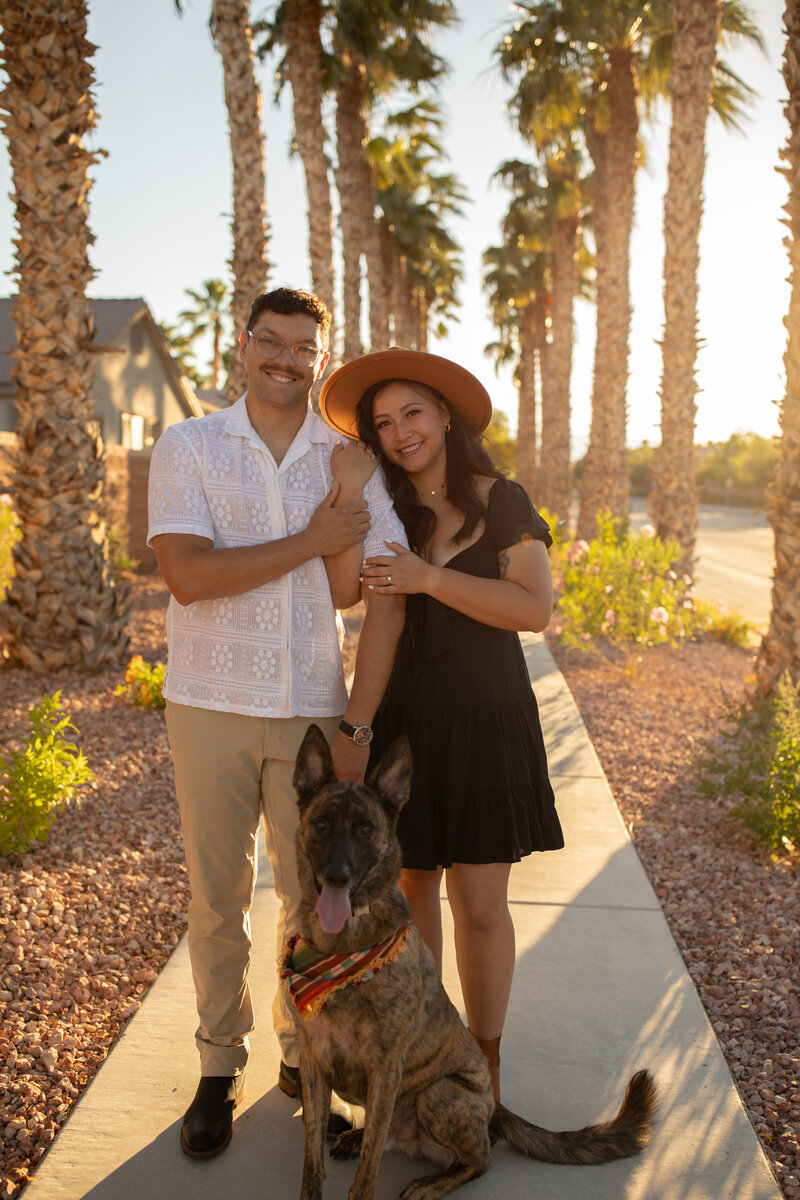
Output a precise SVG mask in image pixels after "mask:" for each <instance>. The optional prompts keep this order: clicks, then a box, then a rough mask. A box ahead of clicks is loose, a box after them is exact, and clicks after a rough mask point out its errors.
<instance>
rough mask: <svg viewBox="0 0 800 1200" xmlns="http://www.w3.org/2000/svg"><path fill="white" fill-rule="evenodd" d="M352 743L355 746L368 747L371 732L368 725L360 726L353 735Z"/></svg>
mask: <svg viewBox="0 0 800 1200" xmlns="http://www.w3.org/2000/svg"><path fill="white" fill-rule="evenodd" d="M353 741H354V742H355V744H356V745H357V746H368V745H369V744H370V742H371V741H372V730H371V729H370V727H369V725H360V726H359V727H358V729H356V730H355V732H354V733H353Z"/></svg>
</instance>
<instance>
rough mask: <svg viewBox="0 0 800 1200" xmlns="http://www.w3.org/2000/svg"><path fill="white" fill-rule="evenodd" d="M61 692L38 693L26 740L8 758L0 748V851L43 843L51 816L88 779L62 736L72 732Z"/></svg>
mask: <svg viewBox="0 0 800 1200" xmlns="http://www.w3.org/2000/svg"><path fill="white" fill-rule="evenodd" d="M63 707H64V706H63V705H62V703H61V692H60V691H59V692H56V693H55V694H54V695H53V696H47V695H45V696H42V698H41V700H40V701H39V703H38V704H34V705H33V707H32V708H31V710H30V712H29V714H28V740H27V742H26V744H25V746H24V748H23V749H22V750H20V751H18V752H12V753H11V754H10V756H9V757H5V755H3V754H2V753H0V854H24V853H25V851H26V850H28V849H29V847H30V846H31V845H32V844H33V842H40V843H41V844H42V845H46V844H47V839H48V837H49V835H50V826H51V825H52V823H53V820H54V819H55V817H56V815H57V814H58V813H59V812H61V811H62V809H64V808H65V807H66V806H67V805H68V804H70V803H71V802H72V801H73V800H74V801H75V803H76V804H77V805H78V807H80V799H79V798H78V797H77V795H76V792H77V789H78V788H79V787H80V786H81V785H82V784H84V783H87V782H88V781H89V780H91V779H93V778H94V776H93V775H92V772H91V771H90V770H89V765H88V763H87V761H86V758H85V757H84V755H83V752H82V751H81V750H79V749H78V747H77V746H76V745H75V744H74V743H73V742H70V741H68V740H67V739H66V737H65V736H64V735H65V733H66V732H67V730H71V731H73V732H75V733H77V732H78V731H77V729H75V726H74V725H73V724H72V722H71V721H70V719H69V717H65V716H61V713H62V711H63Z"/></svg>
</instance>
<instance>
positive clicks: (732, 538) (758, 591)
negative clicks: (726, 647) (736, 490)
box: [631, 499, 775, 628]
mask: <svg viewBox="0 0 800 1200" xmlns="http://www.w3.org/2000/svg"><path fill="white" fill-rule="evenodd" d="M648 519H649V518H648V516H647V510H646V506H645V502H644V500H639V499H634V500H632V501H631V524H632V525H633V527H634V528H637V527H638V526H639V525H642V524H643V523H644V522H645V521H647V520H648ZM774 544H775V543H774V535H773V532H772V526H771V525H770V524H769V522H768V521H767V518H766V517H765V516H764V514H763V513H754V512H752V511H751V510H750V509H746V508H725V507H715V506H714V505H711V504H701V505H700V515H699V529H698V536H697V567H696V570H695V583H696V587H697V593H698V595H699V596H701V597H702V598H703V599H704V600H716V601H719V602H721V603H723V604H726V605H727V606H728V608H732V609H736V611H737V612H740V613H741V614H742V616H744V617H746V618H747V620H748V621H754V622H755V623H756V625H758V626H759V628H766V625H767V623H768V622H769V614H770V607H771V602H772V570H773V566H774Z"/></svg>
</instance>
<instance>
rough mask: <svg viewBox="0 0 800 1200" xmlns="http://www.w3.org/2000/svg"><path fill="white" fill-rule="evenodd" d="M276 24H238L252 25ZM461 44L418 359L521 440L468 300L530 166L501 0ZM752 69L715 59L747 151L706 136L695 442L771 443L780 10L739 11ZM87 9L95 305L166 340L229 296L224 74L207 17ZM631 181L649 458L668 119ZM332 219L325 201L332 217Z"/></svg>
mask: <svg viewBox="0 0 800 1200" xmlns="http://www.w3.org/2000/svg"><path fill="white" fill-rule="evenodd" d="M273 7H274V5H273V4H270V3H266V4H259V3H258V0H256V3H254V5H253V13H254V15H255V16H257V15H259V14H260V13H263V12H269V11H270V10H271V9H272V8H273ZM456 7H457V10H458V12H459V14H460V17H461V21H460V24H459V25H458V26H457V27H456V28H455V29H453V30H448V31H446V32H445V33H443V34H439V35H437V39H436V43H435V48H436V50H437V52H438V53H440V54H441V55H442V56H443V57H444V58H445V59H447V61H448V62H449V63H450V65H451V72H450V74H449V75H448V77H447V78H446V80H445V81H444V83H443V84H442V85H441V89H440V97H441V101H442V104H443V111H444V115H445V118H446V122H447V124H446V128H445V131H444V134H443V141H444V146H445V150H446V152H447V155H448V161H447V162H446V163H443V168H444V169H447V170H452V171H454V172H455V173H456V174H457V175H458V177H459V178H460V180H461V181H462V182H463V184H464V186H465V188H466V190H467V192H468V194H469V196H470V200H471V202H470V203H469V204H467V205H466V206H465V212H464V216H463V218H461V219H459V220H457V221H456V220H454V221H453V224H452V230H453V233H454V235H455V236H456V238H457V240H458V241H459V242H460V244H461V245H462V247H463V259H464V271H465V278H464V281H463V284H462V285H461V291H460V295H461V300H462V306H461V308H460V310H459V317H460V321H459V323H457V324H453V325H452V326H451V328H450V329H449V331H448V334H447V336H446V337H445V338H443V339H441V340H433V341H431V343H430V344H429V349H430V350H431V351H432V352H434V353H437V354H443V355H445V356H447V357H449V358H453V359H455V360H457V361H459V362H461V363H462V364H463V365H464V366H465V367H467V368H468V369H469V370H471V371H472V372H473V373H474V374H475V375H477V376H478V377H479V378H480V379H481V380H482V381H483V382H484V383H485V384H486V386H487V387H488V389H489V391H490V393H491V395H492V399H493V403H494V405H495V407H497V408H500V409H502V410H503V411H504V412H505V413H506V414H507V416H508V419H509V424H510V426H511V428H512V430H513V429H514V428H515V426H516V393H515V389H514V386H513V383H512V381H511V378H510V373H509V372H507V371H506V372H504V373H502V374H501V375H500V376H499V377H498V376H497V375H496V374H495V369H494V364H493V363H492V361H491V360H490V359H489V358H487V357H486V356H485V355H484V353H483V348H484V346H485V345H486V344H487V343H488V342H491V341H492V340H493V339H494V337H495V333H494V330H493V328H492V326H491V323H490V321H489V317H488V310H487V304H486V299H485V296H484V294H483V292H482V289H481V256H482V253H483V251H484V250H485V249H486V247H487V246H488V245H491V244H493V243H497V242H498V241H499V240H500V222H501V220H502V216H503V213H504V211H505V208H506V206H507V203H508V195H507V193H505V191H504V189H503V188H502V186H501V185H500V184H499V183H498V182H497V181H494V180H493V178H492V176H493V175H494V172H495V171H496V170H497V167H498V166H499V164H500V163H501V162H502V161H504V160H505V159H509V158H524V157H528V158H530V151H529V149H528V148H527V147H526V146H525V144H524V142H523V141H522V139H521V138H520V136H519V134H518V133H517V132H516V131H515V130H514V128H513V127H512V124H511V122H510V120H509V117H508V114H507V113H506V112H505V111H504V105H505V104H506V103H507V101H508V100H509V98H510V94H511V93H510V88H509V87H508V85H506V84H505V83H504V82H503V80H502V78H501V76H500V74H499V72H498V70H497V68H496V67H495V65H494V60H493V50H494V47H495V46H496V45H497V43H498V42H499V41H500V39H501V37H502V35H503V34H504V33H505V32H506V31H507V30H508V29H509V28H510V27H511V25H512V24H513V22H514V20H515V17H514V14H513V12H512V9H511V8H510V6H509V4H508V3H507V0H456ZM750 9H751V12H752V13H753V15H754V17H755V19H756V21H757V23H758V25H759V27H760V28H761V30H762V32H763V35H764V37H765V40H766V43H767V53H766V54H763V53H761V52H760V51H758V50H757V49H755V48H753V47H743V46H739V47H730V48H728V49H727V50H726V51H725V52H724V56H725V58H726V59H727V61H728V62H729V64H730V65H731V66H732V67H733V68H734V70H735V71H736V72H737V73H738V74H739V75H740V76H741V77H742V78H743V79H744V80H745V81H746V82H747V83H749V84H750V85H751V86H752V87H753V88H755V90H756V92H757V96H756V98H755V101H754V103H753V105H752V107H751V110H750V115H749V117H748V119H747V120H746V122H745V124H744V132H743V133H739V132H737V131H735V130H733V131H730V130H726V129H725V128H724V127H723V126H722V125H721V123H720V122H719V121H718V119H716V118H715V117H713V116H712V117H711V118H710V122H709V127H708V133H707V156H708V161H707V168H706V181H705V211H704V219H703V229H702V233H701V243H700V280H699V282H700V298H699V335H700V337H701V338H702V339H703V346H702V349H701V351H700V356H699V359H698V372H697V374H698V383H699V386H700V388H701V392H700V394H699V396H698V416H697V429H696V440H697V441H698V442H699V443H704V442H707V441H724V440H726V439H727V438H728V437H730V435H731V434H733V433H735V432H754V433H758V434H761V435H762V436H770V435H772V434H775V433H777V432H778V430H779V425H778V413H779V407H778V406H779V404H780V401H781V398H782V396H783V389H784V376H783V352H784V349H785V331H784V327H783V323H782V322H783V317H784V315H785V313H786V310H787V308H788V303H789V287H788V284H787V282H786V276H787V273H788V259H787V256H786V250H785V248H784V246H783V235H784V227H783V225H782V224H781V217H782V208H783V205H784V203H785V200H786V194H787V185H786V183H785V180H784V178H783V176H781V175H780V174H779V173H778V171H777V169H776V168H777V167H778V166H779V161H780V160H779V153H780V150H781V148H782V147H783V146H784V145H785V143H786V140H787V132H788V127H787V125H786V121H785V117H784V115H783V103H784V101H785V88H784V85H783V80H782V78H781V74H780V68H781V57H782V53H783V33H782V12H783V5H782V3H781V0H757V2H753V3H752V4H751V5H750ZM183 10H184V12H183V16H180V15H179V14H178V13H177V12H176V10H175V6H174V3H173V0H137V4H136V5H132V4H121V3H120V2H119V0H89V38H90V40H91V41H92V42H93V43H94V44H95V45H96V46H97V47H98V50H97V53H96V54H95V56H94V59H93V62H94V68H95V74H96V78H97V84H96V88H95V96H96V107H97V110H98V114H99V120H98V125H97V129H96V130H95V132H94V133H93V135H92V137H91V140H90V145H91V146H93V147H94V148H102V149H103V150H105V151H106V152H107V157H103V158H101V159H100V161H99V162H98V163H97V165H96V166H95V168H94V169H93V177H94V180H95V183H94V186H93V188H92V191H91V196H90V204H91V215H90V221H91V225H92V229H93V232H94V234H95V239H96V240H95V244H94V246H93V247H92V251H91V258H92V263H93V266H94V268H95V271H96V273H97V274H96V278H95V279H94V281H93V283H92V285H91V287H90V293H91V294H92V295H93V296H143V297H144V298H145V299H146V300H147V302H148V304H149V306H150V308H151V310H152V312H153V314H154V316H155V317H156V319H157V320H163V321H167V322H169V323H175V321H176V318H177V316H178V313H179V312H180V310H181V309H183V308H185V307H187V305H188V304H189V301H188V298H187V296H186V294H185V289H186V288H193V289H198V288H200V287H201V285H202V282H203V280H206V279H211V278H220V277H224V276H225V275H226V273H227V261H228V259H229V257H230V253H231V247H230V215H229V214H230V207H231V199H230V188H231V166H230V154H229V147H228V133H227V122H226V113H225V107H224V100H223V86H222V69H221V65H220V61H219V58H218V56H217V54H216V51H215V50H214V48H213V46H212V43H211V39H210V35H209V31H208V15H209V11H210V3H209V0H183ZM274 65H275V62H274V60H272V61H271V62H267V63H265V64H264V65H263V66H261V67H259V78H260V82H261V86H262V91H263V95H264V103H263V113H262V122H263V127H264V132H265V138H266V154H267V218H268V222H269V226H270V241H269V247H268V255H269V259H270V263H271V270H270V278H269V284H270V286H279V285H281V284H288V285H290V286H295V287H309V286H310V284H311V278H310V268H309V264H308V254H307V231H306V212H307V204H306V199H305V186H304V177H303V172H302V167H301V164H300V162H299V160H298V159H297V158H291V157H290V155H289V144H290V140H291V131H292V120H291V102H290V93H289V90H288V88H287V89H286V91H285V94H284V95H283V97H282V99H281V102H280V106H279V107H276V105H275V104H274V85H273V78H272V76H273V72H274ZM642 135H643V139H644V142H645V153H646V165H645V167H643V168H642V169H641V170H640V171H639V175H638V182H637V194H636V215H635V228H634V232H633V238H632V244H631V294H632V303H633V318H632V326H631V358H630V382H629V388H628V444H629V445H631V446H637V445H639V444H641V442H643V441H648V442H650V443H651V444H657V442H658V440H659V398H658V388H659V381H660V374H661V354H660V348H659V345H658V341H659V339H660V337H661V334H662V330H663V302H662V287H663V284H662V258H663V238H662V221H663V199H664V193H665V191H666V179H667V158H668V139H669V129H668V113H662V115H661V119H660V121H659V122H658V123H656V124H652V123H648V122H643V125H642ZM0 141H2V142H3V144H2V147H0V293H2V294H8V293H9V292H11V291H13V279H12V278H11V276H10V272H11V271H12V269H13V263H14V259H13V254H14V248H13V245H12V237H13V234H14V219H13V207H12V204H11V201H10V199H9V193H10V192H11V190H12V187H11V173H10V166H9V162H8V156H7V153H6V149H5V143H4V141H3V140H2V139H0ZM334 201H335V197H334ZM593 353H594V313H593V309H592V307H591V306H590V305H589V304H586V303H580V304H579V305H578V307H577V310H576V346H575V356H574V364H573V374H572V429H573V452H574V453H575V454H576V455H577V454H580V453H581V452H582V451H583V449H585V446H586V442H587V439H588V433H589V423H590V417H591V390H592V365H593Z"/></svg>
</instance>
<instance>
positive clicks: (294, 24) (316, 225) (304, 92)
mask: <svg viewBox="0 0 800 1200" xmlns="http://www.w3.org/2000/svg"><path fill="white" fill-rule="evenodd" d="M321 21H322V3H321V0H283V3H282V4H281V5H280V6H279V8H278V11H277V13H276V15H275V18H274V28H276V29H279V30H281V36H282V37H283V39H284V42H285V46H286V75H287V77H288V80H289V83H290V85H291V89H292V103H293V108H294V129H295V139H296V141H297V148H298V150H299V152H300V158H301V160H302V163H303V169H304V171H305V176H306V194H307V198H308V252H309V257H310V259H311V278H312V281H313V286H314V291H315V292H316V293H317V295H318V296H320V297H321V298H322V299H323V300H324V301H325V303H326V304H327V306H328V308H329V310H330V312H331V313H334V311H335V303H334V286H333V208H332V205H331V185H330V177H329V169H330V163H329V161H328V156H327V153H326V150H325V124H324V122H323V119H322V95H323V50H322V40H321V35H320V24H321ZM272 44H274V40H273V43H272ZM331 344H333V327H331Z"/></svg>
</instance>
